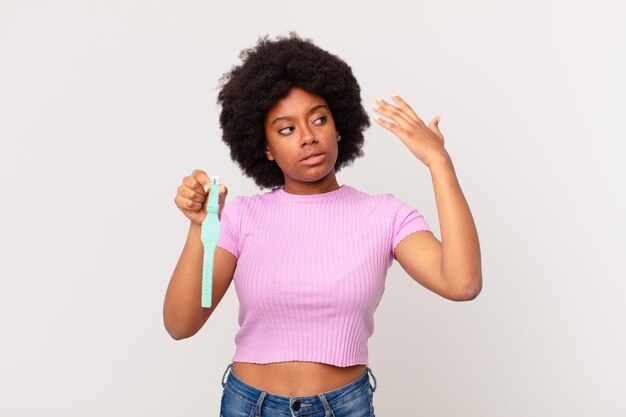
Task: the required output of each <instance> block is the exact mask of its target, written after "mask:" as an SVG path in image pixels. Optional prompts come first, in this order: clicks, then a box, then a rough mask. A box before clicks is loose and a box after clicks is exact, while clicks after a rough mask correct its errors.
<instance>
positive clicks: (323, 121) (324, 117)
mask: <svg viewBox="0 0 626 417" xmlns="http://www.w3.org/2000/svg"><path fill="white" fill-rule="evenodd" d="M318 120H321V122H320V123H318V126H321V125H324V124H326V121H327V120H328V116H321V117H318V118H317V119H315V121H316V122H317V121H318ZM285 129H293V126H287V127H283V128H282V129H280V130H279V131H278V133H280V134H281V135H285V133H283V130H285ZM288 133H291V131H289V132H288ZM288 133H287V134H288Z"/></svg>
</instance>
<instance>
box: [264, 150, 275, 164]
mask: <svg viewBox="0 0 626 417" xmlns="http://www.w3.org/2000/svg"><path fill="white" fill-rule="evenodd" d="M265 156H267V159H269V160H270V161H273V160H274V155H272V151H270V148H269V147H268V146H265Z"/></svg>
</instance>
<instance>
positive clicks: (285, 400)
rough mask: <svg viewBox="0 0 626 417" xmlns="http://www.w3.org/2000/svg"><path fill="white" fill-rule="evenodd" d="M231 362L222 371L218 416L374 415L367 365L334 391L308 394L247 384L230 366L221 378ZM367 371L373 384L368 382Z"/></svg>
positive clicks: (357, 416) (369, 372) (373, 388)
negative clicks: (288, 393) (278, 391)
mask: <svg viewBox="0 0 626 417" xmlns="http://www.w3.org/2000/svg"><path fill="white" fill-rule="evenodd" d="M232 365H233V364H232V363H231V364H229V365H228V366H227V367H226V371H225V372H224V375H222V387H223V388H224V391H223V393H222V402H221V408H220V417H258V416H262V417H295V416H306V417H347V416H350V417H375V414H374V402H373V401H374V391H376V377H375V376H374V373H373V372H372V370H371V369H370V368H369V367H368V368H367V369H366V370H365V372H363V375H361V376H360V377H358V378H357V379H356V380H355V381H353V382H351V383H349V384H347V385H344V386H343V387H340V388H337V389H335V390H333V391H328V392H322V393H320V394H317V395H311V396H308V397H283V396H281V395H274V394H269V393H267V392H265V391H260V390H258V389H256V388H254V387H252V386H250V385H248V384H246V383H245V382H243V381H242V380H240V379H239V378H237V377H236V376H235V374H233V372H232V370H231V372H230V374H229V375H228V378H227V380H226V382H224V377H225V376H226V373H227V372H228V370H229V369H230V368H231V367H232ZM369 374H371V375H372V378H373V379H374V386H372V385H371V384H370V379H369Z"/></svg>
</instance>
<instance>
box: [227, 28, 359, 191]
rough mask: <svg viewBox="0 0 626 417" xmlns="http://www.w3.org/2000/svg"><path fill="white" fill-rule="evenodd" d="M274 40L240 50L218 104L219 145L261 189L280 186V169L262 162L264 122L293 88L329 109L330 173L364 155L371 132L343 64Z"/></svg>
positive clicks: (304, 45)
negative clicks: (334, 151) (332, 130)
mask: <svg viewBox="0 0 626 417" xmlns="http://www.w3.org/2000/svg"><path fill="white" fill-rule="evenodd" d="M277 38H278V39H277V40H276V41H272V40H269V39H268V35H265V36H264V37H259V38H258V40H257V45H256V46H254V47H252V48H249V49H243V50H242V51H241V52H240V54H239V58H241V60H242V61H243V63H242V64H241V65H236V66H234V67H232V68H231V70H230V72H227V73H225V74H223V75H222V77H221V78H220V80H219V86H220V87H221V90H220V91H219V94H218V98H217V103H218V104H219V105H220V106H221V107H222V110H221V112H220V117H219V120H220V127H221V129H222V140H223V141H224V142H225V143H226V145H227V146H228V147H229V148H230V157H231V159H232V160H233V161H235V162H236V163H238V164H239V166H240V167H241V170H242V172H243V173H244V175H246V176H248V177H251V178H252V179H253V180H254V182H255V183H256V184H257V185H258V186H259V187H261V188H273V187H277V186H283V185H284V182H285V178H284V175H283V172H282V170H281V169H280V167H279V166H278V165H277V164H276V162H275V161H270V160H268V159H267V157H266V154H265V146H266V145H267V141H266V138H265V129H264V120H265V117H266V116H267V114H268V112H269V111H270V110H271V109H272V107H274V105H275V104H276V103H277V102H278V101H279V100H280V99H282V98H284V97H285V96H287V94H288V93H289V91H290V90H291V89H292V88H293V87H299V88H301V89H303V90H306V91H308V92H309V93H312V94H316V95H318V96H320V97H322V98H324V100H326V102H327V103H328V105H329V107H330V110H331V112H332V115H333V118H334V120H335V127H336V128H337V131H338V132H339V134H340V135H341V141H340V142H338V143H337V145H338V155H337V162H336V163H335V172H339V171H340V170H341V168H343V167H344V166H347V165H350V164H351V163H352V162H353V161H354V160H355V159H356V158H357V157H361V156H363V155H364V153H363V150H362V148H363V143H364V138H363V131H364V130H365V129H366V128H368V127H369V126H370V121H369V117H368V116H367V113H366V112H365V109H364V108H363V106H362V105H361V95H360V93H361V88H360V87H359V84H358V82H357V80H356V78H355V77H354V75H353V74H352V69H351V68H350V66H348V64H346V63H345V62H344V61H343V60H342V59H341V58H339V57H338V56H336V55H333V54H331V53H329V52H327V51H325V50H323V49H321V48H320V47H318V46H316V45H315V44H314V43H313V41H312V40H310V39H302V38H301V37H299V36H298V34H297V33H296V32H293V31H292V32H289V35H288V36H278V37H277Z"/></svg>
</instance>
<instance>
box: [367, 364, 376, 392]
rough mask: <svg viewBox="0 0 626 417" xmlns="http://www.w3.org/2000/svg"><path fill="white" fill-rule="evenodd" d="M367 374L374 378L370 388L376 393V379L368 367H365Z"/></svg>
mask: <svg viewBox="0 0 626 417" xmlns="http://www.w3.org/2000/svg"><path fill="white" fill-rule="evenodd" d="M367 372H368V373H369V374H370V375H371V376H372V378H374V386H373V387H372V384H371V383H370V387H372V391H376V387H377V386H378V384H377V383H376V377H375V376H374V372H372V370H371V369H370V368H369V366H368V367H367Z"/></svg>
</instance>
